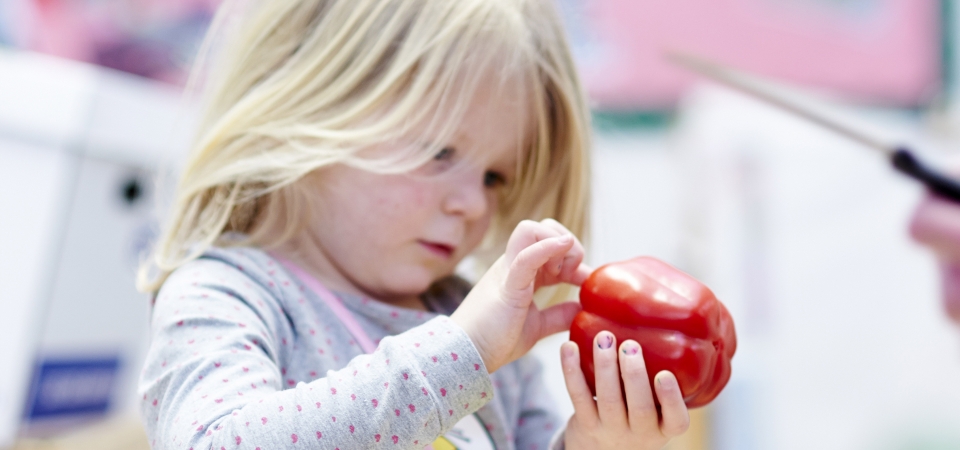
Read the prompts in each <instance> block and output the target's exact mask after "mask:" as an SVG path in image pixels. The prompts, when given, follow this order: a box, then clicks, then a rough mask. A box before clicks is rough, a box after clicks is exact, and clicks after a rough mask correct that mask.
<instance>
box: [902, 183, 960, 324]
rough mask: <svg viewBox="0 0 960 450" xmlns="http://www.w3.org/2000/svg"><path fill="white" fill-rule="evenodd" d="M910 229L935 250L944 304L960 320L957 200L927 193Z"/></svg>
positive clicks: (959, 219) (958, 210)
mask: <svg viewBox="0 0 960 450" xmlns="http://www.w3.org/2000/svg"><path fill="white" fill-rule="evenodd" d="M910 233H911V234H912V235H913V238H914V239H916V240H917V241H919V242H920V243H922V244H924V245H926V246H928V247H930V248H931V249H932V250H933V251H934V252H935V253H936V254H937V256H938V258H939V260H940V276H941V282H942V296H943V305H944V308H945V309H946V312H947V315H948V316H949V317H950V319H952V320H953V321H954V322H956V323H958V324H960V204H956V203H953V202H951V201H948V200H944V199H941V198H937V197H932V196H927V197H926V198H924V199H923V201H922V202H921V203H920V205H919V206H918V207H917V210H916V211H915V212H914V214H913V220H912V221H911V223H910Z"/></svg>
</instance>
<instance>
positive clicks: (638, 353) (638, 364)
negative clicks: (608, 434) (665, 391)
mask: <svg viewBox="0 0 960 450" xmlns="http://www.w3.org/2000/svg"><path fill="white" fill-rule="evenodd" d="M620 373H621V374H622V375H623V389H624V391H625V392H626V397H627V411H628V412H629V413H628V414H629V418H628V420H629V422H630V429H631V430H635V431H644V432H649V431H654V430H657V428H658V427H659V418H658V416H657V407H656V404H655V403H654V401H653V392H652V391H651V390H650V381H649V378H648V376H647V366H646V363H645V362H644V360H643V351H642V349H641V348H640V344H638V343H637V342H636V341H633V340H626V341H624V342H623V344H621V345H620Z"/></svg>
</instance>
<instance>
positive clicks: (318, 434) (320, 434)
mask: <svg viewBox="0 0 960 450" xmlns="http://www.w3.org/2000/svg"><path fill="white" fill-rule="evenodd" d="M322 437H323V433H321V432H319V431H318V432H317V439H320V438H322Z"/></svg>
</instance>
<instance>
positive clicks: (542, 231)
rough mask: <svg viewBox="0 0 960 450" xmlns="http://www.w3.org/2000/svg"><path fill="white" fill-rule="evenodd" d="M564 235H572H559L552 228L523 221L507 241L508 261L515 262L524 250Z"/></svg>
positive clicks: (530, 221) (506, 253)
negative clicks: (545, 240)
mask: <svg viewBox="0 0 960 450" xmlns="http://www.w3.org/2000/svg"><path fill="white" fill-rule="evenodd" d="M564 234H570V232H566V233H559V232H557V231H556V230H554V229H552V228H550V227H545V226H543V225H541V224H540V223H539V222H534V221H532V220H524V221H521V222H520V223H519V224H517V228H515V229H514V230H513V233H511V234H510V239H509V240H508V241H507V251H506V252H505V255H506V257H507V261H512V260H514V259H515V258H516V257H517V255H519V254H520V253H521V252H522V251H523V250H524V249H526V248H527V247H530V246H531V245H534V244H536V243H537V242H540V241H543V240H544V239H549V238H552V237H558V236H563V235H564Z"/></svg>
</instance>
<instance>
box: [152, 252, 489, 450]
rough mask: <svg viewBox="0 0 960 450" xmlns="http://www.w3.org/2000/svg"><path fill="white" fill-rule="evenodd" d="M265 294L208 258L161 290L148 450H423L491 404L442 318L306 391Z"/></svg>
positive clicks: (480, 374)
mask: <svg viewBox="0 0 960 450" xmlns="http://www.w3.org/2000/svg"><path fill="white" fill-rule="evenodd" d="M251 283H253V284H252V285H251ZM243 284H246V285H247V287H248V289H240V290H238V289H234V287H236V286H238V285H243ZM269 293H270V290H269V288H268V287H267V286H262V285H258V284H256V283H254V282H253V280H252V279H251V278H250V277H247V276H246V275H245V274H244V273H243V272H240V271H239V270H238V269H237V268H235V267H232V266H229V265H227V264H224V263H222V262H219V261H212V260H200V261H196V262H194V263H191V264H190V265H188V266H185V267H184V268H182V269H181V270H178V271H177V272H176V273H174V274H173V275H172V276H171V277H170V279H169V280H168V281H167V282H166V283H165V284H164V287H163V289H162V290H161V292H160V294H159V296H158V300H157V303H156V305H155V309H154V313H153V342H152V345H151V348H150V351H149V355H148V359H147V365H146V367H145V369H144V372H143V374H142V378H141V383H140V392H141V394H142V415H143V419H144V421H145V423H146V425H147V432H148V436H149V438H150V439H151V445H152V448H154V449H183V450H186V449H190V448H194V449H208V448H215V449H220V448H225V449H256V448H261V449H267V448H287V447H293V446H295V445H297V444H300V445H309V446H317V444H320V446H322V447H323V448H328V447H329V448H337V447H339V448H341V449H348V448H380V447H389V448H396V445H400V446H401V447H411V446H420V445H425V444H427V443H430V442H432V441H433V439H434V438H436V437H437V436H439V435H441V434H442V433H443V432H445V431H446V430H447V429H449V428H450V427H452V426H453V425H454V424H455V423H456V422H457V421H458V420H459V419H460V418H462V417H464V416H465V415H467V414H471V413H473V412H474V411H476V410H477V409H479V408H480V407H481V406H483V405H484V404H485V403H486V402H488V401H489V400H490V398H491V397H492V395H490V394H491V393H492V392H493V391H492V386H491V384H490V383H491V382H490V377H489V375H488V374H487V370H486V368H485V367H484V366H483V361H482V360H481V358H480V355H479V354H478V353H477V351H476V349H475V348H474V346H473V344H472V343H471V341H470V339H469V338H468V337H467V335H466V334H465V333H464V331H463V330H462V329H461V328H460V327H458V326H456V325H454V324H453V323H452V322H451V321H450V319H449V318H446V317H439V318H436V319H433V320H431V321H429V322H427V323H426V324H424V325H421V326H419V327H416V328H413V329H411V330H409V331H407V332H405V333H402V334H399V335H397V336H393V337H388V338H385V339H383V340H382V341H381V342H380V345H379V347H378V349H377V350H376V351H375V352H374V353H372V354H369V355H363V356H358V357H356V358H354V359H353V360H351V361H350V362H349V363H348V364H347V365H346V367H344V368H343V369H340V370H336V371H328V372H327V373H326V374H317V376H319V377H320V378H318V379H315V380H313V381H310V382H309V383H306V382H300V381H299V380H293V379H290V378H289V376H284V375H286V374H285V373H284V371H285V369H284V368H283V367H282V363H281V361H282V358H280V355H281V353H283V352H287V351H289V348H287V346H290V345H293V342H292V337H293V329H292V326H291V325H290V319H289V318H287V317H286V315H285V313H284V310H283V309H282V308H280V307H279V304H278V302H277V300H276V299H275V297H273V296H271V295H270V294H269ZM285 339H289V342H288V341H285ZM284 388H287V389H286V390H284Z"/></svg>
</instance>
